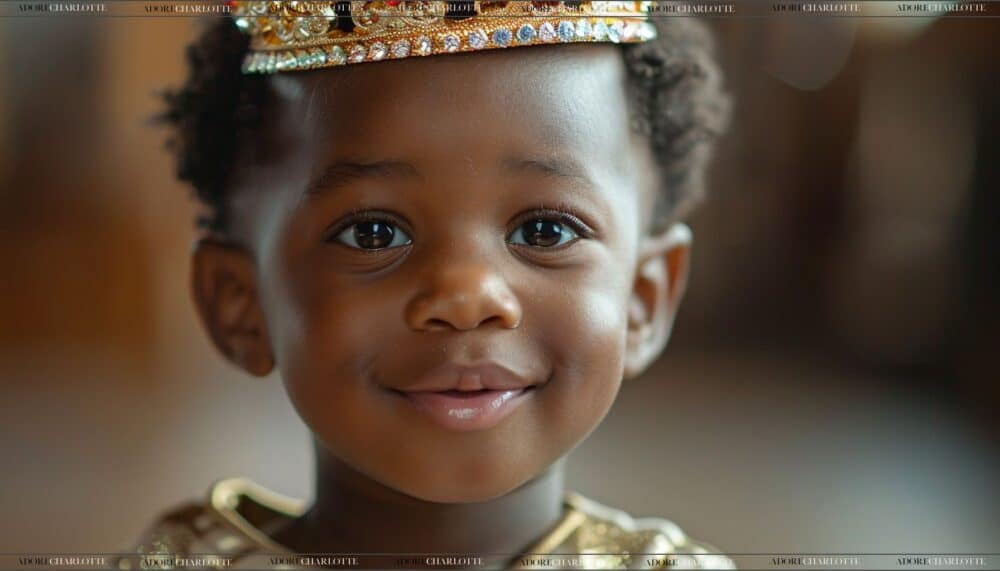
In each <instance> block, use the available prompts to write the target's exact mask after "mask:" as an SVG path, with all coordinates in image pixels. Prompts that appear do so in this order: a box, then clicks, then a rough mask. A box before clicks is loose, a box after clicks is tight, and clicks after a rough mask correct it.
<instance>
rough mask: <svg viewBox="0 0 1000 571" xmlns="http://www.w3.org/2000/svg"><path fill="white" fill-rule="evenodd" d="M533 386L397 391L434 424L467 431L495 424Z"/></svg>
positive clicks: (532, 391)
mask: <svg viewBox="0 0 1000 571" xmlns="http://www.w3.org/2000/svg"><path fill="white" fill-rule="evenodd" d="M534 388H535V387H533V386H531V387H522V388H519V389H507V390H491V389H482V390H476V391H460V390H455V389H452V390H446V391H414V392H401V391H397V392H399V394H401V395H402V396H403V397H405V400H406V402H408V403H410V404H412V405H414V408H416V409H417V410H418V411H420V412H421V413H423V414H425V415H426V416H427V417H428V418H429V419H430V420H432V421H434V422H435V423H436V424H438V425H440V426H443V427H444V428H447V429H449V430H457V431H468V430H485V429H487V428H492V427H493V426H496V425H497V424H499V423H500V421H501V420H503V419H504V418H505V417H507V415H509V414H511V413H512V412H514V410H515V409H516V408H517V407H518V406H520V404H521V403H523V402H524V401H526V400H527V399H528V398H529V397H530V396H532V395H533V394H534V392H535V391H534V390H532V389H534Z"/></svg>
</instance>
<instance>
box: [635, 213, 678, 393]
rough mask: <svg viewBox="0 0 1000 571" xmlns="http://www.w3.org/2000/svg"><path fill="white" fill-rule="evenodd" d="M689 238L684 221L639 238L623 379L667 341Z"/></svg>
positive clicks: (641, 368)
mask: <svg viewBox="0 0 1000 571" xmlns="http://www.w3.org/2000/svg"><path fill="white" fill-rule="evenodd" d="M691 241H692V236H691V229H690V228H688V227H687V225H685V224H674V225H673V226H671V227H670V228H669V229H667V230H665V231H663V232H662V233H659V234H655V235H650V236H645V237H643V238H642V242H641V243H640V246H639V260H638V264H637V265H636V272H635V281H634V283H633V286H632V296H631V299H630V300H629V313H628V336H627V340H626V354H625V378H626V379H631V378H633V377H635V376H637V375H639V374H640V373H642V372H643V371H645V370H646V368H647V367H649V365H650V364H652V363H653V361H655V360H656V358H657V357H658V356H659V355H660V353H661V352H662V351H663V348H664V347H666V345H667V340H668V339H669V338H670V330H671V328H672V327H673V324H674V316H675V315H677V307H678V306H679V305H680V302H681V298H683V297H684V291H685V289H686V288H687V279H688V265H689V260H690V255H691Z"/></svg>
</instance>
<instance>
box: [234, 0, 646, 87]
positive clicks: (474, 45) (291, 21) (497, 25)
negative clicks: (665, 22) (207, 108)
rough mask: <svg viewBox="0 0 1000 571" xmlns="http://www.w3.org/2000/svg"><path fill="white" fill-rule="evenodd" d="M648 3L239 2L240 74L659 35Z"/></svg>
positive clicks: (453, 0)
mask: <svg viewBox="0 0 1000 571" xmlns="http://www.w3.org/2000/svg"><path fill="white" fill-rule="evenodd" d="M649 4H650V2H610V1H604V2H597V1H593V2H583V1H575V2H573V1H561V2H531V1H526V0H520V1H517V0H515V1H508V2H487V1H481V0H475V1H472V0H451V1H426V0H425V1H414V0H400V1H395V2H393V1H390V0H384V1H381V2H368V1H353V2H310V1H300V2H293V1H256V2H254V1H234V2H231V5H232V13H233V15H234V17H235V22H236V25H237V27H239V29H240V30H242V31H243V32H245V33H247V34H249V35H250V50H249V53H248V54H247V56H246V58H245V59H244V61H243V73H274V72H278V71H288V70H304V69H316V68H321V67H332V66H339V65H347V64H357V63H365V62H376V61H386V60H394V59H403V58H407V57H415V56H428V55H436V54H450V53H462V52H475V51H480V50H489V49H499V48H508V47H516V46H533V45H545V44H560V43H571V42H572V43H575V42H611V43H633V42H644V41H647V40H650V39H652V38H655V37H656V28H655V27H654V26H653V25H652V23H650V22H649V20H648V18H649V13H648V5H649Z"/></svg>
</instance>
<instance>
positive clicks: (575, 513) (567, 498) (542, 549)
mask: <svg viewBox="0 0 1000 571" xmlns="http://www.w3.org/2000/svg"><path fill="white" fill-rule="evenodd" d="M563 506H564V507H565V508H566V513H565V514H564V515H563V518H562V519H561V520H559V523H557V524H556V525H555V527H553V528H552V531H550V532H548V533H547V534H546V535H545V537H542V538H541V539H539V540H538V541H536V542H535V543H534V544H532V545H531V546H530V547H528V548H527V549H525V550H524V555H544V554H547V553H551V552H552V550H553V549H555V548H556V547H558V546H559V545H560V544H562V543H563V542H565V541H566V539H567V538H568V537H569V536H570V535H571V534H572V533H573V532H574V531H576V530H577V529H579V527H580V525H582V524H583V522H584V521H586V519H587V514H585V513H583V512H582V511H580V510H579V509H578V508H577V506H578V494H577V493H576V492H573V491H566V492H565V493H564V495H563ZM517 568H518V567H517V566H514V567H512V569H517Z"/></svg>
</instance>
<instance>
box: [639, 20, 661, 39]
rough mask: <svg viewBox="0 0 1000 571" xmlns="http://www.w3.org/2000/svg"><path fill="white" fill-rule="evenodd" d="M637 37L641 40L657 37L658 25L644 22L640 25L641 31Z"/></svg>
mask: <svg viewBox="0 0 1000 571" xmlns="http://www.w3.org/2000/svg"><path fill="white" fill-rule="evenodd" d="M636 37H637V38H639V40H641V41H644V42H645V41H649V40H652V39H653V38H655V37H656V26H654V25H652V24H650V23H649V22H643V23H642V24H640V25H639V31H638V32H637V33H636Z"/></svg>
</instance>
